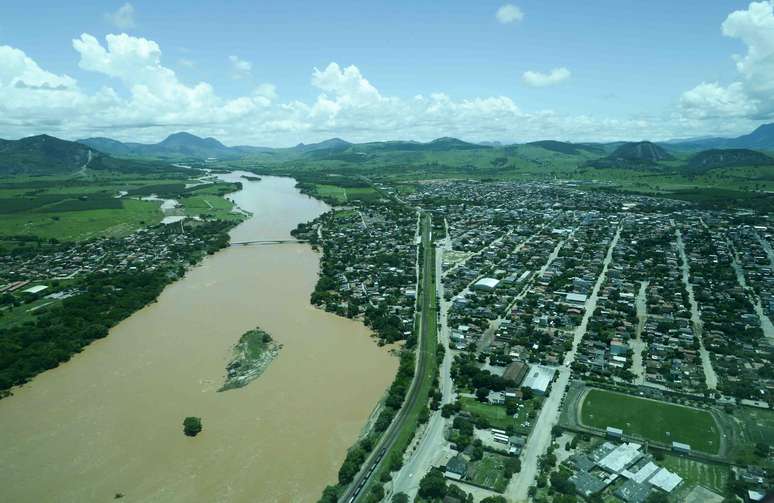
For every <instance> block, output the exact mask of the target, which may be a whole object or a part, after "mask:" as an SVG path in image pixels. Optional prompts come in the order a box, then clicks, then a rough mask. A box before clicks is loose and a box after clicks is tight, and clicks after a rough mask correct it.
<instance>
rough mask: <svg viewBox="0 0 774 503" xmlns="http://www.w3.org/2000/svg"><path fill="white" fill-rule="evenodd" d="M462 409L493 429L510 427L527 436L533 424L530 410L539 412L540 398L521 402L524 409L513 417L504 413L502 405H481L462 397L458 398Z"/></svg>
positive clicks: (472, 399)
mask: <svg viewBox="0 0 774 503" xmlns="http://www.w3.org/2000/svg"><path fill="white" fill-rule="evenodd" d="M460 403H461V404H462V409H463V410H466V411H468V412H470V413H471V414H473V415H474V416H480V417H483V418H484V419H486V420H487V421H488V422H489V424H490V425H491V426H492V427H493V428H500V429H505V428H507V427H509V426H512V427H513V428H514V430H515V431H516V432H518V433H522V434H525V435H526V434H528V433H529V432H530V430H531V429H532V425H533V424H534V419H530V417H529V416H530V412H531V411H532V410H535V411H538V410H540V404H541V401H540V398H533V399H531V400H529V401H527V402H522V403H523V405H524V407H521V408H520V409H519V412H518V413H517V414H516V416H515V417H511V416H509V415H508V414H506V413H505V406H504V405H493V404H489V403H482V402H479V401H478V400H476V399H475V398H470V397H462V398H460ZM527 421H529V422H530V425H529V426H522V424H524V423H526V422H527Z"/></svg>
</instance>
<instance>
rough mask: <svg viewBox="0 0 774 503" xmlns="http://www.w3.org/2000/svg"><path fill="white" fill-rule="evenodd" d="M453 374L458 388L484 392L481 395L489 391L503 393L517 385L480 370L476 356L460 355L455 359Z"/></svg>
mask: <svg viewBox="0 0 774 503" xmlns="http://www.w3.org/2000/svg"><path fill="white" fill-rule="evenodd" d="M451 374H452V378H453V379H454V382H455V383H457V385H458V386H461V387H465V388H469V389H475V390H477V392H478V390H484V391H482V392H481V393H482V394H483V393H484V392H486V394H487V395H488V394H489V391H502V390H504V389H505V388H507V387H508V386H513V385H514V384H515V383H514V382H513V381H509V380H508V379H504V378H503V377H502V376H498V375H495V374H492V373H491V372H489V371H488V370H482V369H481V368H479V367H478V364H477V362H476V358H475V355H473V354H470V353H460V354H458V355H457V356H455V357H454V364H453V365H452V371H451Z"/></svg>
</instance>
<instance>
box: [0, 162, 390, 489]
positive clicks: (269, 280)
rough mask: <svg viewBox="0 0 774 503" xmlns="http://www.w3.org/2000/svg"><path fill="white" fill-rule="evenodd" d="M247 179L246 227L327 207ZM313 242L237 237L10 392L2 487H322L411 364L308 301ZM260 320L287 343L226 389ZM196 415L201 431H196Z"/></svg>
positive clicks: (281, 186)
mask: <svg viewBox="0 0 774 503" xmlns="http://www.w3.org/2000/svg"><path fill="white" fill-rule="evenodd" d="M224 177H225V178H228V179H231V180H234V181H241V182H242V184H243V186H244V189H243V190H242V191H240V192H238V193H235V194H233V195H232V196H230V197H231V198H232V199H233V200H235V201H236V202H237V203H238V204H239V206H240V207H242V208H243V209H245V210H247V211H249V212H251V213H252V214H253V215H252V217H251V218H250V219H249V220H247V221H246V222H244V223H243V224H241V225H240V226H239V227H237V228H235V229H234V231H233V232H232V240H233V241H244V240H251V239H278V238H288V237H289V231H290V230H291V229H292V228H293V227H295V226H296V224H297V223H298V222H301V221H306V220H309V219H311V218H314V217H315V216H317V215H319V214H320V213H322V212H324V211H325V210H326V209H327V207H326V206H325V205H324V204H323V203H321V202H319V201H317V200H314V199H311V198H309V197H306V196H304V195H302V194H300V193H299V192H298V191H297V190H296V189H295V188H294V181H293V180H291V179H288V178H275V177H264V178H263V180H261V181H260V182H255V181H247V180H245V179H241V178H240V177H239V174H238V173H233V174H230V175H225V176H224ZM318 258H319V256H318V255H317V254H316V253H314V252H313V251H312V250H311V249H310V247H309V246H308V245H302V244H280V245H270V246H234V247H231V248H228V249H226V250H223V251H222V252H219V253H217V254H215V255H214V256H211V257H208V258H207V259H205V260H204V261H203V263H202V264H201V265H199V266H197V267H195V268H194V269H192V270H191V271H189V273H188V274H187V275H186V276H185V278H183V279H182V280H180V281H178V282H177V283H174V284H172V285H170V286H168V287H167V288H166V289H165V290H164V292H163V293H162V295H161V296H160V298H159V301H158V302H157V303H155V304H152V305H150V306H148V307H146V308H144V309H142V310H140V311H138V312H137V313H135V314H134V315H133V316H131V317H130V318H128V319H127V320H125V321H124V322H122V323H121V324H119V325H118V326H116V327H115V328H114V329H113V330H111V332H110V335H109V336H108V337H107V338H105V339H103V340H100V341H97V342H95V343H94V344H92V345H90V346H89V347H87V348H86V349H85V350H84V351H83V352H82V353H81V354H79V355H76V356H75V357H73V358H72V359H71V360H70V361H69V362H68V363H65V364H63V365H61V366H60V367H58V368H56V369H53V370H50V371H48V372H45V373H43V374H41V375H39V376H38V377H36V378H35V379H34V380H33V381H32V382H31V383H29V384H27V385H25V386H23V387H21V388H19V389H17V390H15V392H14V396H12V397H10V398H6V399H3V400H0V487H2V490H1V491H0V493H2V496H0V500H2V501H9V502H10V501H12V502H42V501H64V502H97V501H98V502H106V501H112V500H113V498H114V497H115V495H117V494H118V493H120V494H123V495H124V498H123V499H122V500H121V501H129V502H140V501H142V502H146V501H151V502H197V501H202V502H242V501H244V502H247V501H250V502H304V501H316V499H317V498H318V497H319V495H320V492H321V491H322V489H323V487H324V486H325V485H326V484H328V483H332V482H334V481H335V479H336V473H337V471H338V468H339V466H340V464H341V462H342V460H343V459H344V455H345V453H346V449H347V448H348V447H349V446H350V445H351V444H352V443H353V442H354V440H355V439H356V438H357V436H358V434H359V432H360V430H361V428H362V427H363V425H364V424H365V422H366V420H367V418H368V416H369V414H370V412H371V411H372V409H373V407H374V405H375V404H376V402H377V401H378V399H379V398H380V397H381V396H382V395H383V393H384V391H385V389H386V387H387V386H388V385H389V383H390V381H391V380H392V377H393V375H394V373H395V370H396V368H397V359H396V358H394V357H393V356H391V355H389V354H388V352H387V351H386V350H385V349H384V348H379V347H377V345H376V344H375V343H374V341H373V340H372V339H371V338H370V337H369V332H368V330H367V329H365V328H364V327H363V326H362V324H360V323H357V322H354V321H350V320H346V319H342V318H339V317H336V316H333V315H330V314H327V313H324V312H322V311H320V310H317V309H314V308H312V307H311V306H310V305H309V294H310V293H311V291H312V289H313V288H314V284H315V281H316V276H317V272H318ZM256 325H260V326H261V328H263V329H265V330H267V331H268V332H270V333H271V335H272V336H273V337H274V339H275V340H276V341H277V342H279V343H281V344H283V345H284V348H283V349H282V351H281V352H280V355H279V357H278V358H277V359H276V360H275V361H274V362H273V363H272V364H271V366H270V367H269V368H268V369H267V370H266V372H265V373H264V374H263V375H262V376H261V377H260V378H259V379H258V380H256V381H254V382H252V383H251V384H249V385H248V386H246V387H245V388H241V389H236V390H231V391H227V392H224V393H217V392H216V389H218V387H219V386H220V385H221V384H222V382H223V377H224V370H225V365H226V363H227V361H228V359H229V357H230V354H231V353H230V352H231V347H232V346H233V344H234V343H236V341H237V340H238V339H239V336H240V335H241V334H242V333H243V332H245V331H246V330H249V329H251V328H254V327H255V326H256ZM185 416H200V417H201V418H202V422H203V425H204V430H203V432H202V433H201V434H200V435H199V436H198V437H196V438H189V437H186V436H184V435H183V433H182V426H181V423H182V420H183V418H184V417H185Z"/></svg>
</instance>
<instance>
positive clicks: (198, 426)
mask: <svg viewBox="0 0 774 503" xmlns="http://www.w3.org/2000/svg"><path fill="white" fill-rule="evenodd" d="M201 431H202V418H200V417H193V416H188V417H187V418H185V419H184V420H183V433H185V434H186V435H188V436H189V437H195V436H196V435H198V434H199V432H201Z"/></svg>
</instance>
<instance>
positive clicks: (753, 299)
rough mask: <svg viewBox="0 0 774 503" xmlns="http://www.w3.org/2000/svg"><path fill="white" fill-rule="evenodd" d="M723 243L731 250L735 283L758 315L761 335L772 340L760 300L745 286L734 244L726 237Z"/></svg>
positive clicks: (772, 328) (771, 328)
mask: <svg viewBox="0 0 774 503" xmlns="http://www.w3.org/2000/svg"><path fill="white" fill-rule="evenodd" d="M725 241H726V245H727V246H728V249H729V250H731V267H732V268H733V269H734V272H735V273H736V281H737V283H739V286H741V287H742V290H744V291H745V295H746V296H747V300H748V301H749V302H750V304H752V306H753V309H754V310H755V314H756V315H758V320H759V321H760V324H761V330H763V335H764V336H765V337H766V338H768V339H772V340H774V325H773V324H772V323H771V319H770V318H769V317H768V316H767V315H766V312H765V311H764V310H763V305H762V304H761V299H760V298H759V297H758V296H757V295H755V293H754V292H753V290H752V288H750V287H749V285H748V284H747V278H746V277H745V275H744V267H742V264H741V262H739V254H738V253H737V251H736V247H734V244H733V243H732V242H731V240H730V239H728V237H727V236H726V237H725Z"/></svg>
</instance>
